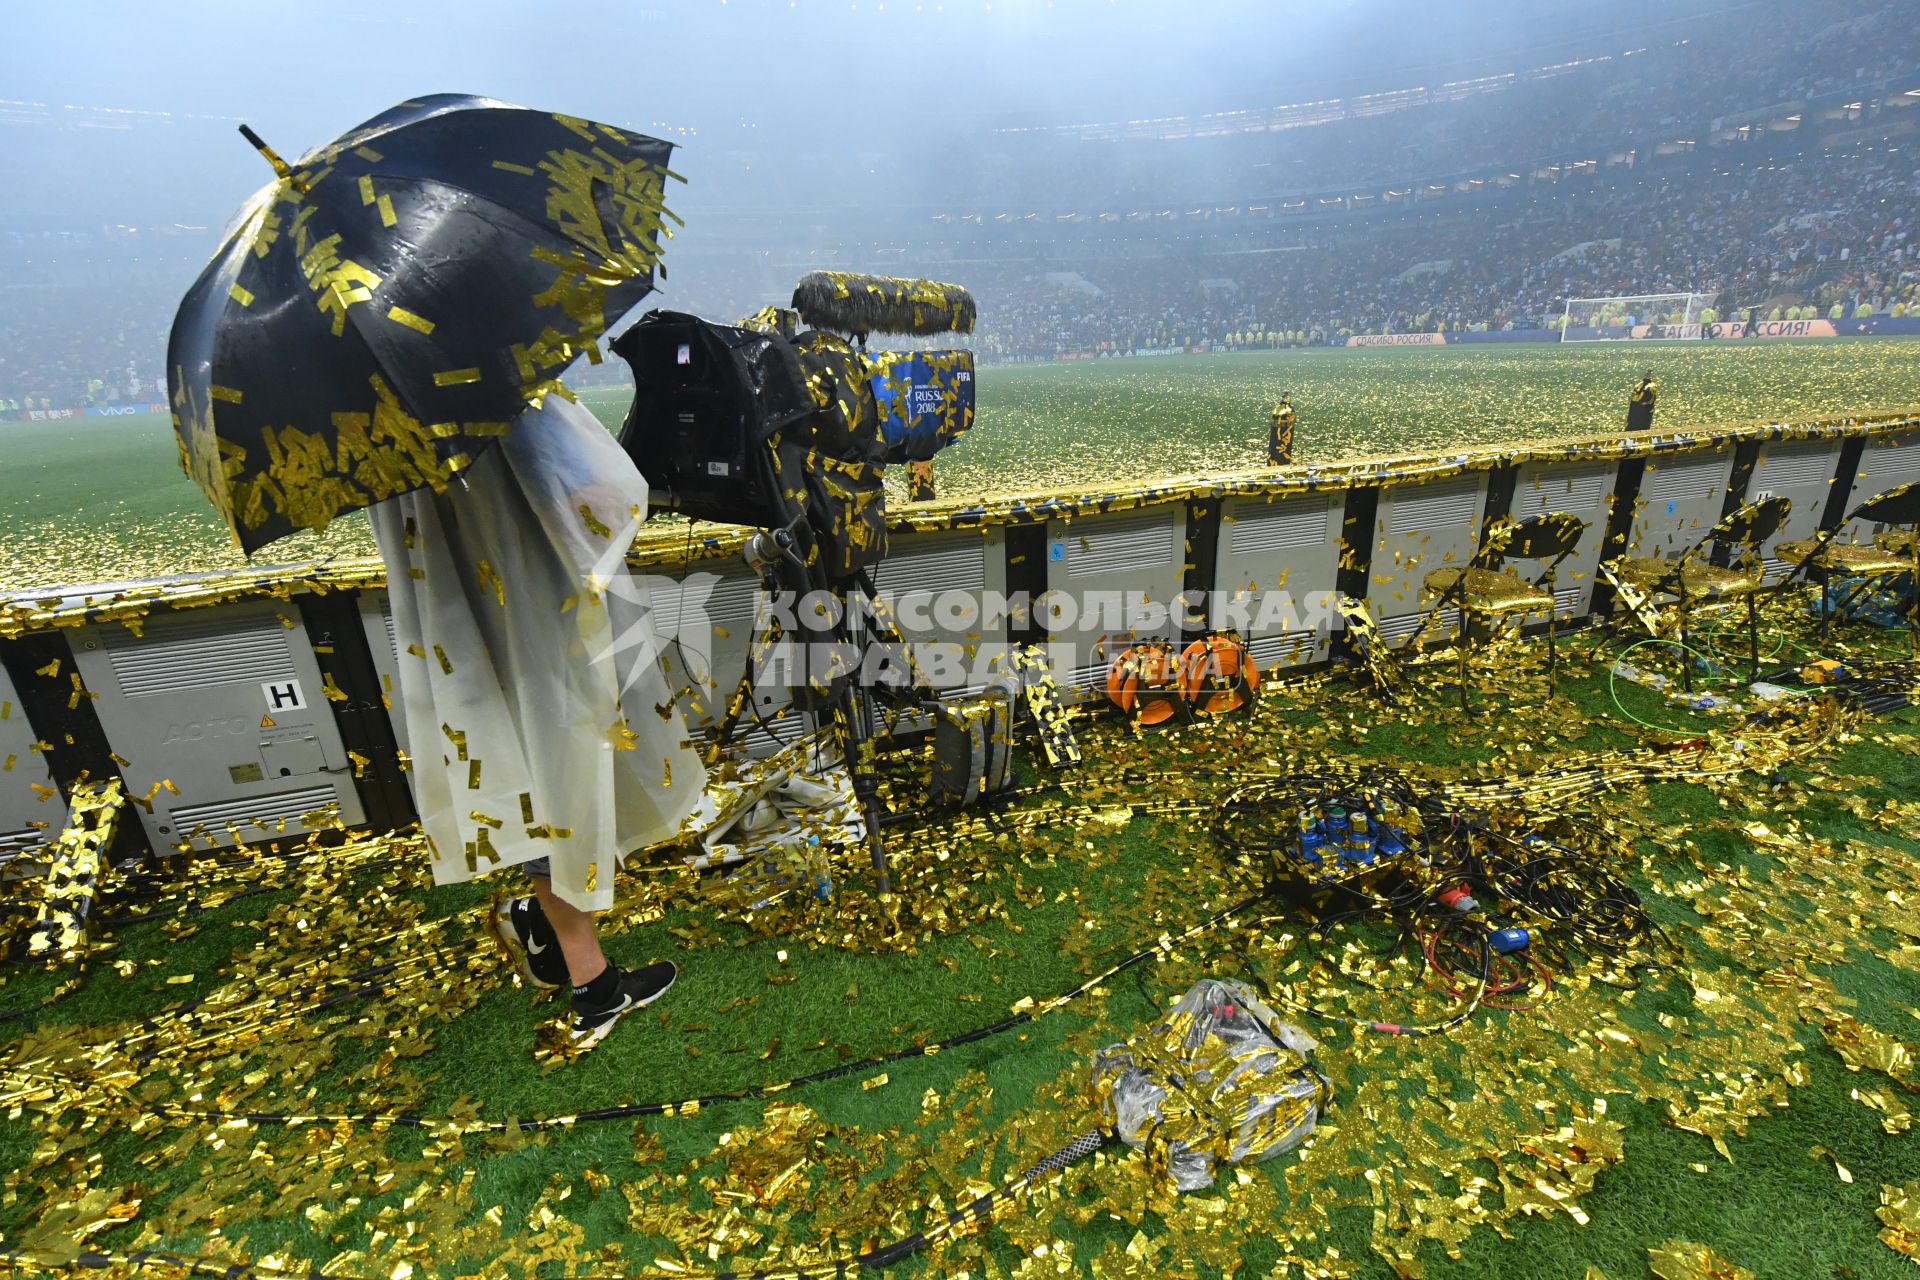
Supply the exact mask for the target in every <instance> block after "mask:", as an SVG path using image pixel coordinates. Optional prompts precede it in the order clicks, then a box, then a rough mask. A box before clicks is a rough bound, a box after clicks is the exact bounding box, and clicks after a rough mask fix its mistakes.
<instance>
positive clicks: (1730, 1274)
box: [1647, 1240, 1754, 1280]
mask: <svg viewBox="0 0 1920 1280" xmlns="http://www.w3.org/2000/svg"><path fill="white" fill-rule="evenodd" d="M1647 1266H1648V1268H1649V1269H1650V1270H1651V1271H1652V1272H1653V1274H1654V1275H1656V1276H1658V1277H1659V1280H1754V1274H1753V1272H1751V1271H1749V1270H1747V1269H1746V1268H1745V1267H1742V1266H1736V1265H1735V1264H1734V1263H1731V1262H1729V1261H1727V1260H1726V1259H1725V1258H1723V1257H1721V1256H1720V1255H1719V1254H1717V1253H1715V1252H1714V1251H1713V1250H1712V1249H1709V1248H1708V1247H1707V1246H1706V1245H1703V1244H1693V1243H1691V1242H1689V1241H1686V1240H1669V1241H1667V1242H1666V1243H1665V1244H1663V1245H1659V1246H1657V1247H1655V1248H1650V1249H1648V1250H1647Z"/></svg>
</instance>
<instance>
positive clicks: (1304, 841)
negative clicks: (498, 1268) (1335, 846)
mask: <svg viewBox="0 0 1920 1280" xmlns="http://www.w3.org/2000/svg"><path fill="white" fill-rule="evenodd" d="M1326 847H1327V837H1326V834H1325V833H1324V832H1322V831H1321V830H1320V824H1319V823H1318V822H1316V821H1314V818H1313V814H1312V813H1311V812H1310V811H1308V810H1306V809H1302V810H1301V811H1300V861H1302V862H1304V863H1306V864H1307V865H1308V866H1310V867H1318V866H1319V865H1320V864H1321V863H1322V862H1323V861H1324V856H1323V854H1322V852H1321V851H1322V850H1323V849H1325V848H1326Z"/></svg>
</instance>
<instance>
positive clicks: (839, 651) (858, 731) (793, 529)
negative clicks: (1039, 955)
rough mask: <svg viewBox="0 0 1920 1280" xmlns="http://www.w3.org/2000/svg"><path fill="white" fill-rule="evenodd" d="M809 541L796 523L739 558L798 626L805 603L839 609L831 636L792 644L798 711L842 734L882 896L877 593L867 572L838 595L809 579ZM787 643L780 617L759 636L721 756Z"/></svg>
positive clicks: (801, 635)
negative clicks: (872, 629) (790, 608)
mask: <svg viewBox="0 0 1920 1280" xmlns="http://www.w3.org/2000/svg"><path fill="white" fill-rule="evenodd" d="M809 533H811V530H810V529H808V528H807V526H806V524H805V520H804V517H802V516H796V517H795V519H794V521H793V522H792V523H791V524H789V525H788V526H787V527H786V528H781V529H771V530H762V531H760V532H758V533H756V534H754V535H753V536H752V537H750V538H748V539H747V543H746V546H745V547H744V548H743V551H742V553H743V555H744V557H745V559H746V561H747V563H748V565H750V566H751V567H753V568H754V569H755V570H757V571H758V572H759V574H760V581H761V586H762V588H763V589H764V590H765V591H766V592H767V593H768V595H769V596H774V595H777V594H779V593H780V592H781V591H783V590H784V591H786V592H788V593H790V594H791V595H792V598H793V599H794V601H795V603H796V611H795V617H796V621H798V619H799V613H798V606H799V605H800V603H801V602H803V601H805V600H809V599H811V600H813V601H814V602H815V603H816V604H820V605H824V603H825V600H826V599H829V598H830V599H833V600H837V601H838V602H839V604H840V608H839V610H838V615H839V616H838V617H837V618H834V619H832V621H831V625H830V626H829V627H827V628H826V629H824V630H816V629H812V628H808V627H806V626H804V625H801V626H798V627H796V629H795V630H796V634H795V635H794V636H793V637H792V639H793V640H794V641H795V643H796V646H797V648H798V651H799V654H800V666H799V677H800V678H799V680H798V682H797V683H796V684H795V686H794V689H795V696H794V706H795V707H796V708H798V709H799V710H801V711H802V712H804V713H806V714H809V715H811V716H812V717H813V720H814V727H815V728H816V730H821V729H825V728H826V727H827V726H828V724H829V723H832V724H833V726H834V728H835V730H836V732H837V733H838V735H839V739H840V745H841V748H842V756H843V759H844V761H845V763H846V767H847V774H848V776H849V777H850V778H851V779H852V782H853V793H854V798H855V799H856V800H857V801H858V802H859V805H860V808H861V813H862V816H863V817H864V819H865V822H866V845H867V856H868V860H869V861H870V863H871V864H872V867H873V872H874V878H875V882H876V883H877V884H878V886H879V889H880V892H881V893H891V892H892V891H893V885H892V880H891V877H890V876H889V874H888V870H887V850H886V841H885V838H884V837H883V836H882V834H881V828H882V826H883V824H884V822H885V819H886V814H885V811H884V809H883V808H882V806H881V803H880V779H879V774H878V771H877V770H876V768H875V762H874V752H875V747H874V741H873V716H874V695H873V691H872V690H871V689H870V688H868V686H867V682H866V680H865V678H864V677H865V676H866V675H867V674H868V667H869V662H868V659H869V656H870V654H871V653H872V646H873V644H874V638H873V637H871V636H870V635H869V634H868V632H867V630H866V627H865V619H864V614H865V612H866V610H867V609H868V608H869V607H872V608H875V609H876V610H877V609H878V608H879V599H878V597H877V595H876V594H875V593H874V589H873V583H872V580H871V579H870V578H869V577H868V576H867V574H866V572H865V571H864V570H862V571H860V572H858V573H857V574H856V575H855V577H854V579H853V581H852V582H851V583H845V584H841V585H840V586H839V587H838V589H836V588H834V587H833V586H831V585H829V584H827V583H825V582H824V575H823V574H821V573H818V572H816V571H810V570H809V569H808V567H807V559H808V558H812V559H814V560H816V562H817V559H818V557H806V556H804V554H803V548H802V542H801V539H802V538H804V537H806V535H807V534H809ZM802 588H804V589H802ZM787 638H788V636H787V633H786V629H785V628H784V627H783V626H782V625H781V621H780V617H779V615H778V614H777V613H776V614H775V615H774V616H773V617H771V618H770V619H769V620H768V623H767V625H766V626H765V627H764V628H762V629H760V630H759V632H758V633H757V634H756V637H755V640H754V643H753V645H752V646H751V648H750V649H749V651H748V654H747V661H746V666H745V668H744V669H743V670H742V672H741V674H740V681H739V683H738V684H737V685H736V686H735V688H734V692H733V696H732V697H731V698H730V699H729V700H728V702H727V711H726V715H725V717H724V718H723V719H722V720H721V722H720V728H719V736H718V740H717V742H716V746H715V750H716V751H717V750H718V748H719V747H720V746H724V745H725V744H726V743H727V742H728V741H729V740H731V738H732V737H733V734H734V731H735V730H736V729H737V728H738V727H739V725H740V721H741V719H742V717H743V716H744V715H745V714H746V713H747V710H748V708H749V707H750V706H751V705H752V702H753V696H754V689H755V686H756V683H757V681H756V675H757V673H758V672H759V671H761V670H763V669H764V668H765V666H766V664H767V662H768V660H769V659H770V658H771V657H772V655H773V653H774V651H775V650H776V649H777V648H778V647H779V645H780V643H781V642H782V641H783V640H785V639H787ZM879 638H881V639H883V640H885V641H887V642H889V643H892V644H902V645H903V641H902V640H901V638H900V635H899V633H898V632H897V631H894V630H892V628H891V627H890V626H888V629H887V631H886V632H885V633H883V634H882V635H881V636H880V637H879ZM823 639H824V641H825V643H824V644H822V640H823ZM822 647H824V648H825V649H826V650H827V661H826V664H825V667H826V669H825V670H824V671H818V672H816V670H815V669H814V660H815V658H816V657H817V656H818V654H817V652H816V651H817V649H819V648H822ZM841 659H845V660H846V662H847V666H846V667H844V668H843V667H841V666H840V660H841Z"/></svg>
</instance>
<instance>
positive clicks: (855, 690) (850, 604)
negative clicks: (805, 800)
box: [839, 597, 893, 893]
mask: <svg viewBox="0 0 1920 1280" xmlns="http://www.w3.org/2000/svg"><path fill="white" fill-rule="evenodd" d="M869 598H870V597H869ZM860 610H861V606H860V604H859V601H858V599H856V598H849V599H848V600H847V601H846V606H845V616H846V620H847V639H848V641H849V647H850V650H851V652H852V653H853V655H854V662H855V668H854V670H853V671H852V672H851V673H849V675H848V676H847V687H846V691H845V692H844V693H842V694H841V695H840V708H839V711H840V724H841V731H842V734H843V736H844V742H845V746H846V756H847V773H848V775H849V776H851V777H852V779H853V794H854V796H855V797H856V798H857V799H858V800H859V801H860V809H861V812H862V813H863V814H864V815H865V817H866V820H867V858H868V860H869V861H870V862H871V863H872V864H873V876H874V883H875V884H876V886H877V887H878V888H879V890H880V892H881V893H892V892H893V882H892V879H891V878H890V877H889V876H888V874H887V842H886V837H885V836H883V835H882V834H881V824H882V821H883V819H884V818H885V816H886V815H885V813H884V812H883V811H882V809H881V807H880V779H879V777H878V775H877V774H876V772H875V770H874V763H873V721H872V718H871V711H872V707H871V705H870V703H869V702H868V697H869V695H868V693H867V689H866V686H865V685H864V684H863V683H862V681H863V680H864V678H865V676H866V672H865V671H864V670H863V669H862V668H863V666H864V662H865V657H866V652H867V646H866V641H865V637H864V633H863V632H862V630H861V624H860Z"/></svg>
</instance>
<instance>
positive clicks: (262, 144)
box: [240, 124, 307, 191]
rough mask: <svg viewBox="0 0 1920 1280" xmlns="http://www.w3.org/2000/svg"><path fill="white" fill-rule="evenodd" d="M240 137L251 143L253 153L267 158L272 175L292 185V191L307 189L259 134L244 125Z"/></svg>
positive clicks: (241, 127)
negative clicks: (276, 175) (256, 152)
mask: <svg viewBox="0 0 1920 1280" xmlns="http://www.w3.org/2000/svg"><path fill="white" fill-rule="evenodd" d="M240 136H241V137H243V138H245V139H246V140H247V141H248V142H251V143H252V144H253V149H254V150H255V151H258V152H259V153H260V154H261V155H263V156H265V157H266V158H267V163H268V164H270V165H272V166H273V171H274V173H276V174H278V175H279V176H280V177H281V178H284V179H285V180H287V181H288V182H291V183H292V184H293V189H294V190H295V191H305V190H306V189H307V184H306V183H304V182H302V181H300V180H299V179H298V178H296V177H294V176H293V170H292V169H289V168H288V167H287V162H286V161H285V160H282V159H281V158H280V153H279V152H277V151H275V150H274V149H273V148H272V147H270V146H268V145H267V140H266V139H265V138H262V137H261V136H260V135H259V134H257V133H255V132H254V131H253V130H252V129H250V128H248V127H247V126H246V125H244V124H243V125H241V126H240Z"/></svg>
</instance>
